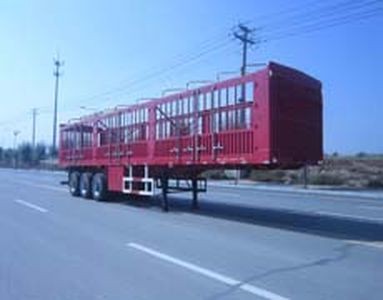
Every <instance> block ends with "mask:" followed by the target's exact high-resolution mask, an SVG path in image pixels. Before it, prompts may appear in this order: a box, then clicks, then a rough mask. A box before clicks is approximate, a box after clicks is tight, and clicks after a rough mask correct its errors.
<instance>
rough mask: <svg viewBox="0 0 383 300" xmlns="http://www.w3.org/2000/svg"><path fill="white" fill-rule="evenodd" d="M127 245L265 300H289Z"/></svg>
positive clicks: (162, 255)
mask: <svg viewBox="0 0 383 300" xmlns="http://www.w3.org/2000/svg"><path fill="white" fill-rule="evenodd" d="M126 245H127V246H128V247H131V248H134V249H137V250H139V251H142V252H145V253H147V254H150V255H152V256H154V257H157V258H159V259H162V260H165V261H167V262H170V263H173V264H175V265H178V266H180V267H183V268H185V269H188V270H190V271H193V272H195V273H199V274H201V275H204V276H206V277H209V278H212V279H215V280H217V281H220V282H222V283H224V284H227V285H230V286H237V287H238V288H239V289H241V290H243V291H246V292H248V293H251V294H254V295H257V296H259V297H262V298H264V299H268V300H288V298H285V297H282V296H280V295H277V294H274V293H272V292H269V291H267V290H264V289H261V288H258V287H256V286H254V285H251V284H247V283H243V282H241V281H239V280H236V279H234V278H231V277H228V276H225V275H221V274H219V273H216V272H214V271H210V270H208V269H205V268H202V267H200V266H197V265H195V264H192V263H189V262H186V261H183V260H181V259H178V258H175V257H172V256H170V255H167V254H164V253H161V252H158V251H156V250H153V249H150V248H147V247H145V246H142V245H139V244H136V243H127V244H126Z"/></svg>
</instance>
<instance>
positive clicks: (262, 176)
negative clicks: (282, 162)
mask: <svg viewBox="0 0 383 300" xmlns="http://www.w3.org/2000/svg"><path fill="white" fill-rule="evenodd" d="M285 177H286V172H285V171H283V170H273V171H268V170H253V171H252V172H251V174H250V179H251V180H254V181H264V182H279V183H281V182H284V181H285Z"/></svg>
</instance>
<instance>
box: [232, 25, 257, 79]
mask: <svg viewBox="0 0 383 300" xmlns="http://www.w3.org/2000/svg"><path fill="white" fill-rule="evenodd" d="M252 32H253V30H252V29H250V28H249V27H247V26H245V25H243V24H239V25H238V31H237V32H234V37H235V38H236V39H238V40H239V41H240V42H242V67H241V75H242V76H244V75H246V66H247V51H248V49H249V45H254V43H255V42H254V41H253V40H252V39H251V38H250V35H251V33H252Z"/></svg>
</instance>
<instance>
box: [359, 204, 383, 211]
mask: <svg viewBox="0 0 383 300" xmlns="http://www.w3.org/2000/svg"><path fill="white" fill-rule="evenodd" d="M360 208H362V209H371V210H383V206H373V205H362V206H360Z"/></svg>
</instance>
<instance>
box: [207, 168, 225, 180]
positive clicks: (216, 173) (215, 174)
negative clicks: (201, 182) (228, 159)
mask: <svg viewBox="0 0 383 300" xmlns="http://www.w3.org/2000/svg"><path fill="white" fill-rule="evenodd" d="M203 177H205V178H207V179H216V180H223V179H229V177H228V176H227V175H226V174H225V171H224V170H210V171H206V172H204V173H203Z"/></svg>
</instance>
